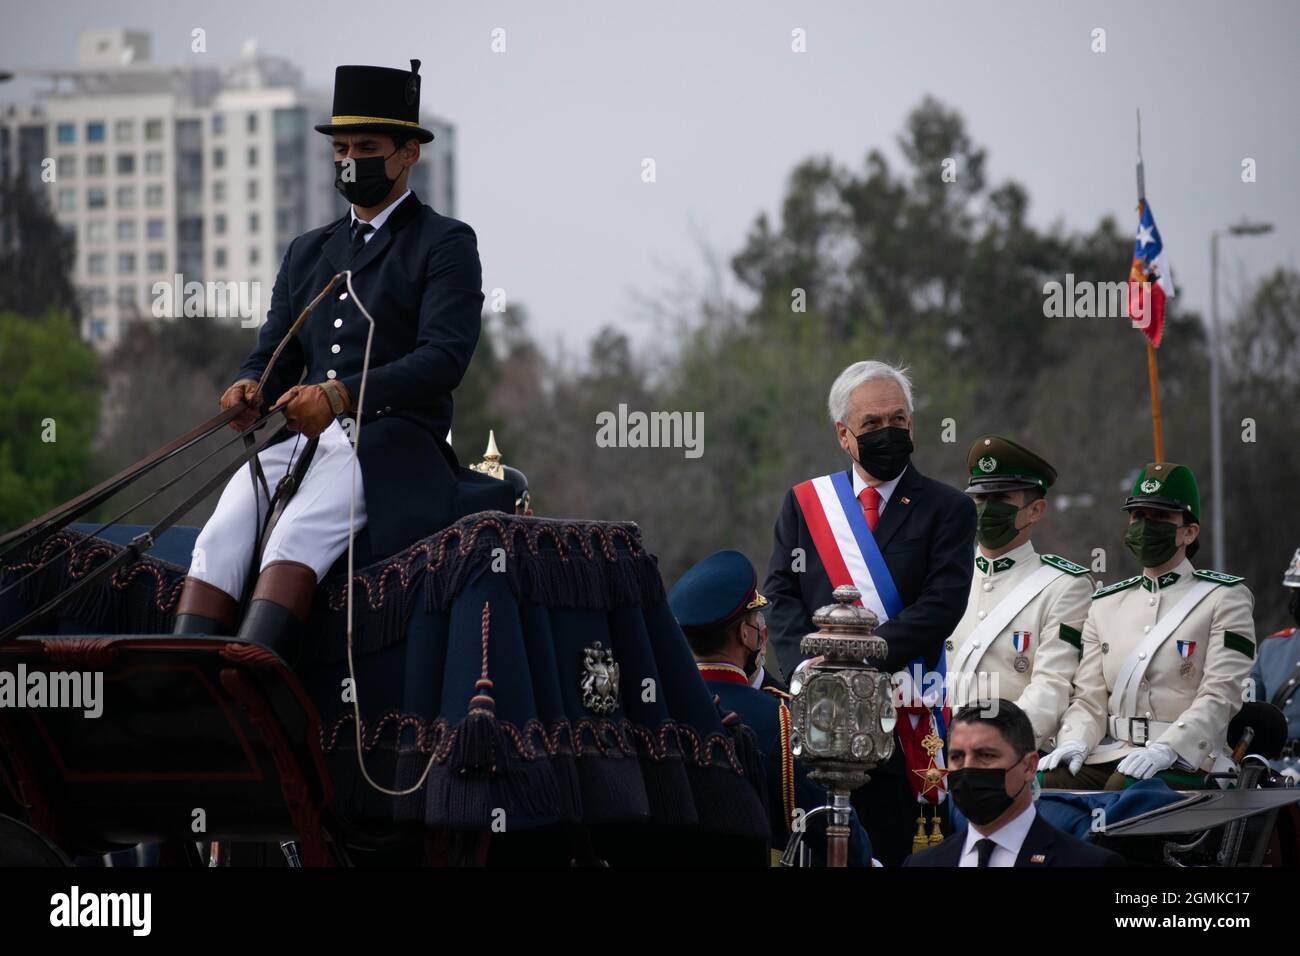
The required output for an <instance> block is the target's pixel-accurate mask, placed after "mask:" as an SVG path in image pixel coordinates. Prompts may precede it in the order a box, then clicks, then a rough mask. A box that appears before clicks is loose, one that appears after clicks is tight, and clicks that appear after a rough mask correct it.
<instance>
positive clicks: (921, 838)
mask: <svg viewBox="0 0 1300 956" xmlns="http://www.w3.org/2000/svg"><path fill="white" fill-rule="evenodd" d="M929 845H930V841H929V839H927V837H926V835H925V814H924V813H922V814H921V815H920V816H919V817H917V818H916V835H915V836H913V837H912V852H913V853H920V852H921V851H922V850H924V849H925V848H926V847H927V846H929Z"/></svg>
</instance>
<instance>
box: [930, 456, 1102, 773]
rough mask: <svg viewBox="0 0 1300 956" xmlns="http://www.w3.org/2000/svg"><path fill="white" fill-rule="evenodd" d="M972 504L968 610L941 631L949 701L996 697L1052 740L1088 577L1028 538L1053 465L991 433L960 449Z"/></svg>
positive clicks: (1074, 659) (1064, 700) (1041, 740)
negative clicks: (947, 633) (972, 571)
mask: <svg viewBox="0 0 1300 956" xmlns="http://www.w3.org/2000/svg"><path fill="white" fill-rule="evenodd" d="M966 467H967V468H968V469H969V470H970V482H969V484H968V486H967V488H966V493H967V494H968V495H970V496H971V497H972V498H973V499H974V501H975V505H976V531H975V540H976V542H977V544H976V548H975V574H974V577H973V578H972V580H971V588H970V596H969V598H968V600H967V602H966V613H965V615H964V616H963V617H962V619H961V623H960V624H958V625H957V629H956V630H955V631H953V633H952V636H951V637H950V638H949V639H948V641H947V644H946V648H947V654H948V674H949V688H950V694H949V700H950V703H951V705H952V706H953V707H954V708H957V707H961V706H964V705H966V704H969V703H972V702H974V701H975V700H977V699H980V700H992V699H997V698H1004V699H1006V700H1010V701H1013V702H1014V703H1015V704H1016V705H1017V706H1018V707H1020V709H1021V710H1023V711H1024V712H1025V714H1026V715H1028V717H1029V720H1030V722H1031V723H1032V724H1033V727H1034V738H1035V744H1036V745H1037V746H1038V747H1039V748H1040V749H1050V747H1051V744H1050V743H1049V741H1050V740H1051V739H1052V738H1053V737H1054V736H1055V734H1056V728H1057V727H1058V726H1059V725H1060V721H1061V715H1062V714H1063V713H1064V712H1065V708H1066V706H1067V705H1068V704H1069V702H1070V688H1071V684H1072V682H1073V679H1074V671H1075V668H1076V667H1077V666H1078V664H1079V655H1080V648H1081V646H1082V644H1081V634H1082V629H1083V622H1084V619H1085V618H1087V616H1088V605H1089V601H1090V599H1091V597H1092V591H1093V583H1092V579H1091V578H1090V577H1088V573H1087V569H1086V568H1083V567H1080V566H1079V565H1077V564H1074V563H1073V562H1071V561H1067V560H1065V559H1064V558H1061V557H1058V556H1057V555H1054V554H1039V553H1038V552H1037V551H1036V550H1034V545H1033V543H1032V542H1031V541H1030V537H1031V535H1032V534H1033V529H1034V526H1035V525H1037V524H1038V523H1039V522H1040V521H1041V520H1042V519H1043V516H1044V515H1045V514H1046V513H1047V499H1046V494H1047V489H1048V488H1050V487H1051V486H1052V484H1053V483H1054V482H1055V481H1056V469H1054V468H1053V467H1052V466H1051V465H1050V464H1048V462H1046V461H1044V460H1043V459H1042V458H1041V457H1039V456H1038V455H1036V454H1035V453H1034V452H1032V451H1030V450H1029V449H1028V448H1025V447H1024V446H1022V445H1019V444H1017V443H1015V442H1013V441H1011V440H1009V439H1007V438H1002V437H1000V436H997V435H987V436H984V437H983V438H978V439H976V440H975V443H974V444H972V445H971V447H970V450H969V451H968V452H967V453H966Z"/></svg>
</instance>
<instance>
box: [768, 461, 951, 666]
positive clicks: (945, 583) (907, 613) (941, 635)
mask: <svg viewBox="0 0 1300 956" xmlns="http://www.w3.org/2000/svg"><path fill="white" fill-rule="evenodd" d="M850 477H852V476H850ZM905 501H906V503H904V502H905ZM774 538H775V543H774V545H773V547H772V560H771V561H770V562H769V564H768V569H767V581H766V582H765V583H764V585H763V594H764V596H765V597H766V598H767V599H768V601H770V602H771V604H770V606H769V607H768V609H767V625H768V640H769V641H770V642H771V643H772V646H773V648H774V649H775V650H776V654H777V657H778V659H779V660H780V662H781V670H782V671H783V672H784V673H785V677H786V679H787V680H788V679H789V678H790V675H791V674H792V673H793V672H794V668H795V666H796V665H798V663H799V662H800V661H801V660H803V655H802V654H800V653H799V641H800V640H801V639H802V638H803V636H804V635H805V634H808V633H809V632H811V631H813V630H814V628H813V623H812V615H813V612H814V611H816V610H817V609H818V608H819V607H822V606H823V605H826V604H830V603H832V599H831V583H830V579H829V578H827V577H826V570H825V568H823V567H822V562H821V558H819V557H818V556H817V549H816V547H814V545H813V541H812V536H811V535H810V534H809V533H808V525H807V523H806V522H805V521H804V517H803V513H802V512H801V511H800V510H799V503H798V502H797V501H796V499H795V496H794V489H791V490H790V491H788V492H786V496H785V501H784V502H783V503H782V505H781V514H780V516H779V517H778V518H777V519H776V530H775V534H774ZM875 539H876V544H877V545H878V546H879V547H880V552H881V554H882V555H883V556H884V558H885V564H886V565H887V566H888V568H889V573H890V575H891V576H892V577H893V579H894V584H895V585H896V586H897V587H898V595H899V597H900V598H901V599H902V602H903V610H902V612H901V613H900V614H898V616H896V617H893V618H890V620H888V621H886V622H885V623H884V624H882V625H881V626H880V628H879V629H878V630H877V632H876V633H877V634H879V635H880V636H881V637H883V638H884V639H885V640H886V641H888V642H889V657H888V659H887V660H886V662H885V667H886V669H888V670H890V671H897V670H902V669H903V668H904V667H906V666H907V664H908V663H909V662H911V661H913V660H915V659H916V658H918V657H922V658H924V659H925V661H926V663H927V666H929V667H934V666H935V665H937V664H938V661H939V655H940V654H942V653H943V642H944V641H945V640H947V638H948V635H950V634H951V633H952V632H953V630H954V629H956V627H957V624H958V622H960V621H961V616H962V614H963V613H965V610H966V599H967V597H968V596H969V594H970V582H971V574H972V573H973V571H974V559H973V555H974V553H975V505H974V504H973V503H972V502H971V500H970V498H969V497H968V496H967V495H965V494H963V493H962V492H960V491H958V490H956V489H955V488H951V487H949V486H948V485H945V484H943V483H942V482H938V481H934V480H933V479H930V478H927V477H925V475H923V474H921V473H920V472H919V471H917V470H916V466H915V465H908V467H907V470H906V471H904V472H903V474H902V476H901V477H900V478H899V480H898V484H897V485H895V486H894V491H893V494H891V495H890V497H889V503H888V504H887V505H886V506H885V509H884V510H883V511H882V512H881V513H880V520H879V522H878V523H877V524H876V530H875ZM795 548H802V549H803V551H804V553H805V554H806V555H807V561H808V563H807V570H805V571H803V572H796V571H792V570H791V569H790V565H791V561H792V558H791V552H792V551H793V550H794V549H795Z"/></svg>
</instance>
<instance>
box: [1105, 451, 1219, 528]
mask: <svg viewBox="0 0 1300 956" xmlns="http://www.w3.org/2000/svg"><path fill="white" fill-rule="evenodd" d="M1134 508H1159V509H1160V510H1162V511H1187V512H1190V513H1191V516H1192V520H1193V521H1195V522H1196V523H1197V524H1200V523H1201V491H1200V489H1199V488H1198V487H1197V485H1196V476H1195V475H1193V474H1192V469H1190V468H1188V467H1187V466H1186V465H1176V464H1174V463H1173V462H1171V461H1156V462H1152V463H1151V464H1149V465H1147V466H1146V467H1145V468H1143V469H1142V471H1141V472H1139V473H1138V476H1137V481H1135V482H1133V490H1132V491H1131V492H1129V497H1128V500H1127V501H1125V502H1124V510H1125V511H1132V510H1133V509H1134Z"/></svg>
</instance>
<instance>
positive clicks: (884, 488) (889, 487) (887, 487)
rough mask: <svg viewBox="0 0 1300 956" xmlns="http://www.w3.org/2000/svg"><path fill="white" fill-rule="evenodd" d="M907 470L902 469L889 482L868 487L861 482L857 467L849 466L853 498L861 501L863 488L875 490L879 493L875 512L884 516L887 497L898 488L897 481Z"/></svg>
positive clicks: (887, 502)
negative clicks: (878, 501) (877, 506)
mask: <svg viewBox="0 0 1300 956" xmlns="http://www.w3.org/2000/svg"><path fill="white" fill-rule="evenodd" d="M910 467H911V465H908V466H907V468H910ZM907 468H904V469H903V470H902V471H900V472H899V473H898V474H897V475H895V476H894V477H893V478H891V479H890V480H889V481H882V482H881V483H880V484H878V485H868V484H867V483H866V481H864V480H863V478H862V476H861V475H859V474H858V469H857V467H856V466H854V465H850V466H849V471H851V472H853V497H854V498H857V499H858V500H859V501H861V500H862V499H861V498H860V497H859V495H861V494H862V489H863V488H875V489H876V491H877V492H879V493H880V506H879V509H878V511H877V514H884V513H885V505H887V504H889V496H890V495H892V494H893V493H894V489H895V488H896V487H898V481H899V479H900V478H902V477H903V475H904V474H905V473H906V472H907Z"/></svg>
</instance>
